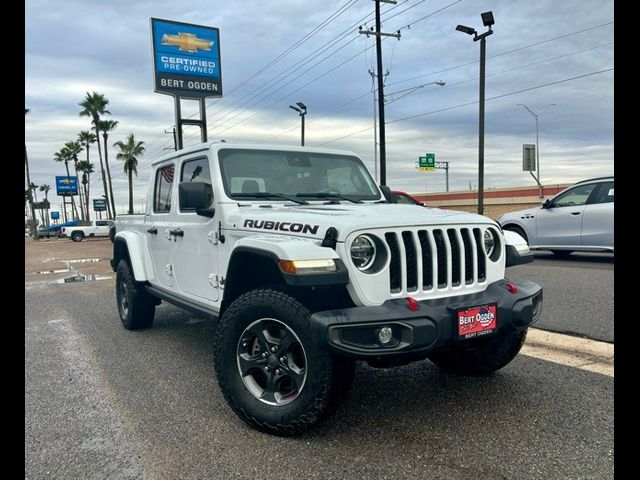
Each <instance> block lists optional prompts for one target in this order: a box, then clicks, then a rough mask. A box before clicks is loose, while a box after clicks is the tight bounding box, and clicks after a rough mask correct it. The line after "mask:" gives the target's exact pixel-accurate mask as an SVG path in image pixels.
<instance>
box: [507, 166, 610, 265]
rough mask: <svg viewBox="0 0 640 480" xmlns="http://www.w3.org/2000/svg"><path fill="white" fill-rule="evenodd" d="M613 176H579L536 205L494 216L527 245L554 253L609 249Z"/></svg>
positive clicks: (608, 250) (566, 253) (607, 250)
mask: <svg viewBox="0 0 640 480" xmlns="http://www.w3.org/2000/svg"><path fill="white" fill-rule="evenodd" d="M613 193H614V188H613V177H601V178H593V179H590V180H583V181H582V182H578V183H576V184H575V185H573V186H571V187H569V188H567V189H565V190H563V191H562V192H560V193H558V194H557V195H556V196H555V197H553V198H550V199H548V200H546V201H545V202H544V203H543V204H542V205H541V206H540V207H535V208H529V209H527V210H520V211H517V212H510V213H507V214H505V215H502V216H501V217H498V219H497V220H498V223H500V225H501V226H502V228H503V229H505V230H511V231H513V232H516V233H518V234H519V235H521V236H522V237H523V238H524V239H525V240H527V242H528V243H529V246H530V248H531V249H540V250H551V251H552V252H553V253H555V254H556V255H558V256H567V255H569V254H570V253H572V252H574V251H588V252H589V251H590V252H613V203H614V202H613V199H614V196H613Z"/></svg>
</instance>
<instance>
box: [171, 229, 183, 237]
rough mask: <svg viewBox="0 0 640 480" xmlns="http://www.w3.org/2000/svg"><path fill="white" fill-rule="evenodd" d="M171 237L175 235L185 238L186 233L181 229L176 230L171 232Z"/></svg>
mask: <svg viewBox="0 0 640 480" xmlns="http://www.w3.org/2000/svg"><path fill="white" fill-rule="evenodd" d="M169 235H173V236H174V237H184V231H183V230H182V229H181V228H176V229H175V230H169Z"/></svg>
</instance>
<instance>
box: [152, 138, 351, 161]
mask: <svg viewBox="0 0 640 480" xmlns="http://www.w3.org/2000/svg"><path fill="white" fill-rule="evenodd" d="M212 147H213V148H214V149H215V150H216V151H217V150H221V149H223V148H246V149H250V150H284V151H289V152H308V153H329V154H334V155H356V154H355V153H354V152H350V151H348V150H334V149H328V148H316V147H302V146H300V145H284V144H269V143H247V142H240V143H234V142H227V141H224V140H215V141H212V142H206V143H199V144H197V145H193V146H190V147H187V148H183V149H182V150H179V151H177V152H176V151H173V152H169V153H167V154H165V155H163V156H161V157H160V158H158V159H157V160H155V161H154V162H152V163H151V165H154V166H155V165H157V164H159V163H162V162H164V161H166V160H168V159H171V158H175V157H176V156H177V155H188V154H190V153H195V152H201V151H203V150H208V149H210V148H212ZM356 156H357V155H356Z"/></svg>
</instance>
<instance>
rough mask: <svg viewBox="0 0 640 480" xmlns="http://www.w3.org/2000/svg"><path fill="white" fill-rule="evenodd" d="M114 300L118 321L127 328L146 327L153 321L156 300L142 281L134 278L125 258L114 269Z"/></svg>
mask: <svg viewBox="0 0 640 480" xmlns="http://www.w3.org/2000/svg"><path fill="white" fill-rule="evenodd" d="M116 302H117V305H118V314H119V315H120V321H121V322H122V325H123V326H124V328H126V329H127V330H139V329H142V328H148V327H150V326H151V324H152V323H153V317H154V315H155V311H156V303H157V302H156V300H155V298H154V297H153V296H152V295H149V294H148V293H147V292H146V291H145V290H144V286H143V284H142V283H140V282H136V281H135V280H134V278H133V272H132V271H131V267H130V266H129V263H128V262H127V261H126V260H120V262H119V263H118V269H117V270H116Z"/></svg>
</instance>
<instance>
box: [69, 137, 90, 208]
mask: <svg viewBox="0 0 640 480" xmlns="http://www.w3.org/2000/svg"><path fill="white" fill-rule="evenodd" d="M64 146H65V148H66V149H67V151H68V152H69V156H70V157H71V160H73V167H74V169H75V171H76V181H77V179H78V155H79V154H80V152H81V151H82V145H80V142H76V141H73V140H72V141H70V142H67V143H65V144H64ZM67 175H68V172H67ZM77 186H78V197H79V199H78V200H79V202H80V212H81V215H80V217H81V218H82V219H83V220H86V218H85V215H84V210H83V209H82V194H81V193H80V192H82V190H81V189H80V186H79V185H77ZM75 204H76V202H75V200H74V197H73V195H72V196H71V205H72V207H73V208H75ZM76 214H77V211H76Z"/></svg>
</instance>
